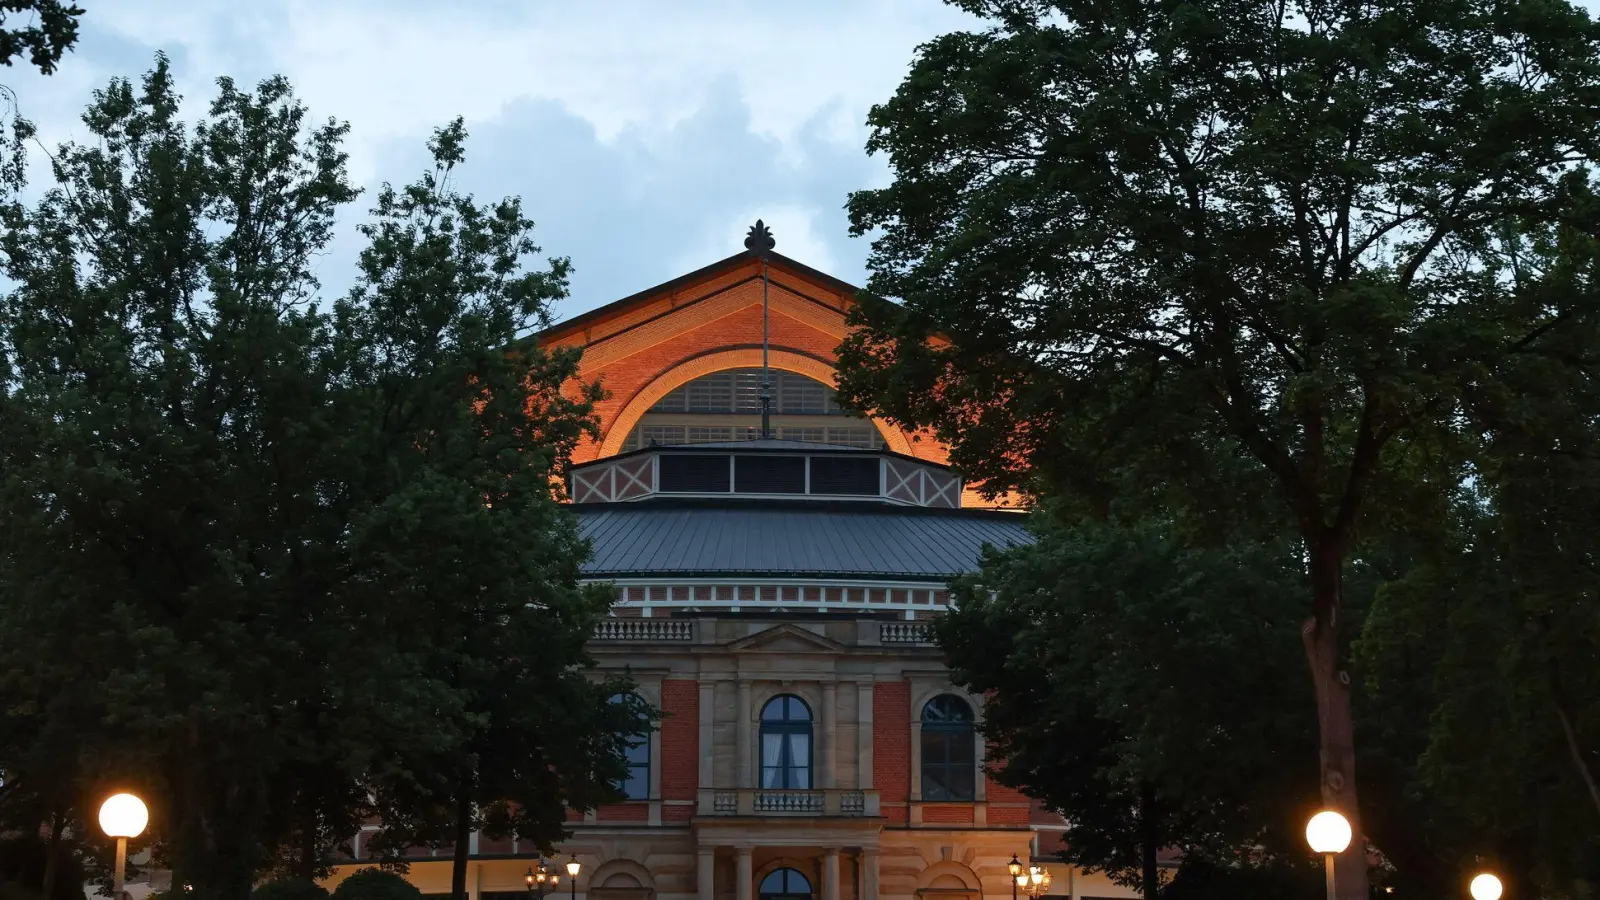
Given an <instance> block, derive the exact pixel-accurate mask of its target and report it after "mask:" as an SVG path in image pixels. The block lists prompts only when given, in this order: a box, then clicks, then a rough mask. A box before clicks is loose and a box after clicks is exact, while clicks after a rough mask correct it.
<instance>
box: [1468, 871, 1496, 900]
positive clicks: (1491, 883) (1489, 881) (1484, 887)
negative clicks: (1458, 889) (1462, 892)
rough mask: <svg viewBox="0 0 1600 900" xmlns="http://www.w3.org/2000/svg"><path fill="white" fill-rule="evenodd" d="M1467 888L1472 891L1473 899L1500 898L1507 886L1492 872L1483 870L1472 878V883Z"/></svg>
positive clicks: (1489, 899) (1487, 899)
mask: <svg viewBox="0 0 1600 900" xmlns="http://www.w3.org/2000/svg"><path fill="white" fill-rule="evenodd" d="M1467 889H1468V890H1469V891H1471V892H1472V900H1500V895H1501V893H1503V892H1504V891H1505V886H1504V885H1502V884H1501V883H1500V879H1499V878H1496V877H1495V876H1494V875H1493V874H1492V873H1489V872H1482V873H1479V875H1478V877H1476V878H1474V879H1472V884H1471V885H1469V886H1468V888H1467Z"/></svg>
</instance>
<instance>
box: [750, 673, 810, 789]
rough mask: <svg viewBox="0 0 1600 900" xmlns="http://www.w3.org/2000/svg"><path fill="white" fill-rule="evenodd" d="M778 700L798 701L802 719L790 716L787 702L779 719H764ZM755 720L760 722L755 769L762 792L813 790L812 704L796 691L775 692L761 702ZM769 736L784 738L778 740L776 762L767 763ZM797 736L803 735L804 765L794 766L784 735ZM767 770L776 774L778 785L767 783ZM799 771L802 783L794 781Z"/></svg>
mask: <svg viewBox="0 0 1600 900" xmlns="http://www.w3.org/2000/svg"><path fill="white" fill-rule="evenodd" d="M779 701H793V703H794V704H798V705H799V707H800V709H801V710H802V711H803V712H804V713H805V718H804V719H796V718H792V717H791V716H790V712H791V704H790V703H784V704H783V707H782V711H783V717H782V718H773V719H769V718H767V710H768V709H771V708H772V705H773V704H774V703H778V702H779ZM756 721H757V722H758V724H759V728H758V729H757V737H756V748H757V754H756V768H757V770H758V771H757V784H758V785H759V789H760V790H764V791H809V790H812V789H813V788H812V786H813V785H814V784H816V768H815V767H816V752H815V751H816V732H815V728H816V716H815V715H814V714H813V713H812V711H811V704H809V703H807V702H806V701H805V699H804V698H802V697H801V696H800V695H798V694H774V695H773V696H771V697H769V698H767V701H766V702H765V703H763V704H761V711H760V713H759V714H757V717H756ZM768 735H775V736H778V737H780V738H784V740H780V741H779V743H778V760H777V761H776V762H771V763H769V762H768V760H767V736H768ZM800 735H804V736H805V748H806V761H805V765H803V766H800V765H796V764H795V763H794V761H793V760H792V759H791V758H790V749H791V744H790V742H789V740H787V738H791V737H796V736H800ZM769 769H770V770H772V771H774V772H777V773H778V776H779V777H778V781H779V783H778V784H773V785H769V784H767V771H768V770H769ZM801 772H803V773H804V779H803V780H804V782H805V783H804V784H796V783H794V782H796V781H799V780H801V779H799V778H797V777H796V775H797V774H798V773H801Z"/></svg>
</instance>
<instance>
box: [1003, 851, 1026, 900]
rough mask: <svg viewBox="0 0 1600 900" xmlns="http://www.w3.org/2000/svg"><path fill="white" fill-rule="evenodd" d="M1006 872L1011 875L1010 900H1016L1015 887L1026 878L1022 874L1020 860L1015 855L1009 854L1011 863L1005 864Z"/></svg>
mask: <svg viewBox="0 0 1600 900" xmlns="http://www.w3.org/2000/svg"><path fill="white" fill-rule="evenodd" d="M1006 871H1007V872H1010V873H1011V900H1017V885H1018V884H1019V883H1021V879H1025V878H1026V876H1025V875H1023V874H1022V860H1020V859H1017V855H1016V854H1015V853H1013V854H1011V862H1008V863H1006Z"/></svg>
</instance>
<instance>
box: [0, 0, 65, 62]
mask: <svg viewBox="0 0 1600 900" xmlns="http://www.w3.org/2000/svg"><path fill="white" fill-rule="evenodd" d="M19 14H31V15H32V16H33V18H31V19H29V20H28V21H27V22H26V24H23V25H22V27H20V28H17V27H10V26H13V25H14V24H15V23H16V20H15V19H13V18H11V17H12V16H18V15H19ZM81 15H83V10H82V9H81V8H79V6H78V5H77V4H76V3H62V2H61V0H7V2H6V3H4V4H0V63H3V64H5V65H7V66H9V65H11V64H12V60H14V59H16V58H17V57H19V56H22V55H23V54H26V55H27V57H28V62H29V63H30V64H32V65H33V66H34V67H35V68H37V69H38V70H39V71H40V72H43V73H44V74H46V75H49V74H50V73H52V72H54V71H55V70H56V63H58V62H60V61H61V57H62V56H63V55H64V54H65V53H66V52H67V51H68V50H70V49H72V45H73V44H76V43H77V42H78V17H79V16H81Z"/></svg>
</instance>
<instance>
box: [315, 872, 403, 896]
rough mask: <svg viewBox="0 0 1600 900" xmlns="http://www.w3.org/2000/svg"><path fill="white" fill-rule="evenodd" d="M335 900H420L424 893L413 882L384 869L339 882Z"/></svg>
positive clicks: (335, 890) (334, 893) (334, 892)
mask: <svg viewBox="0 0 1600 900" xmlns="http://www.w3.org/2000/svg"><path fill="white" fill-rule="evenodd" d="M333 896H334V898H335V900H420V898H421V897H422V892H421V891H419V890H417V888H416V887H415V886H413V885H412V884H411V882H409V881H406V880H405V879H404V878H402V877H400V876H399V875H396V874H395V873H393V872H385V871H384V870H382V869H362V870H361V871H359V872H357V873H355V874H354V875H351V876H350V877H349V878H346V879H345V880H343V881H341V882H339V886H338V887H336V888H334V889H333Z"/></svg>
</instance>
